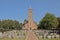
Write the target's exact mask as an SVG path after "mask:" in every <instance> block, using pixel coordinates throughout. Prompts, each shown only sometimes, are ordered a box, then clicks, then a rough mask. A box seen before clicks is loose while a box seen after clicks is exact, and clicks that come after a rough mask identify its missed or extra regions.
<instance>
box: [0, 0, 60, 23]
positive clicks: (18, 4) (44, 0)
mask: <svg viewBox="0 0 60 40" xmlns="http://www.w3.org/2000/svg"><path fill="white" fill-rule="evenodd" d="M29 6H31V7H32V9H33V20H34V21H36V22H37V23H38V22H39V21H40V20H41V18H43V16H45V14H46V13H47V12H50V13H52V14H54V15H56V16H57V17H60V0H0V19H12V20H18V21H19V22H23V21H24V19H27V18H28V8H29Z"/></svg>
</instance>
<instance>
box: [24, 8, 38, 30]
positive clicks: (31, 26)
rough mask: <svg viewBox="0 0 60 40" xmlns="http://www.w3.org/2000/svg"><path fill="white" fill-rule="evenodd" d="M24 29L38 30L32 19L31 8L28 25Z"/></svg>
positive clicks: (30, 9)
mask: <svg viewBox="0 0 60 40" xmlns="http://www.w3.org/2000/svg"><path fill="white" fill-rule="evenodd" d="M24 29H32V30H33V29H37V25H36V23H35V22H34V21H33V18H32V8H31V7H29V9H28V23H26V24H25V25H24Z"/></svg>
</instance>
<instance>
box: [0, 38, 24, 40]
mask: <svg viewBox="0 0 60 40" xmlns="http://www.w3.org/2000/svg"><path fill="white" fill-rule="evenodd" d="M0 40H25V38H13V39H11V38H3V39H0Z"/></svg>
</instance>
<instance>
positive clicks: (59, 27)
mask: <svg viewBox="0 0 60 40" xmlns="http://www.w3.org/2000/svg"><path fill="white" fill-rule="evenodd" d="M57 19H58V23H59V24H58V27H57V29H60V17H58V18H57Z"/></svg>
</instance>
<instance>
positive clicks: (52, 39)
mask: <svg viewBox="0 0 60 40" xmlns="http://www.w3.org/2000/svg"><path fill="white" fill-rule="evenodd" d="M39 40H60V39H59V38H51V39H47V38H41V39H39Z"/></svg>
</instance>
